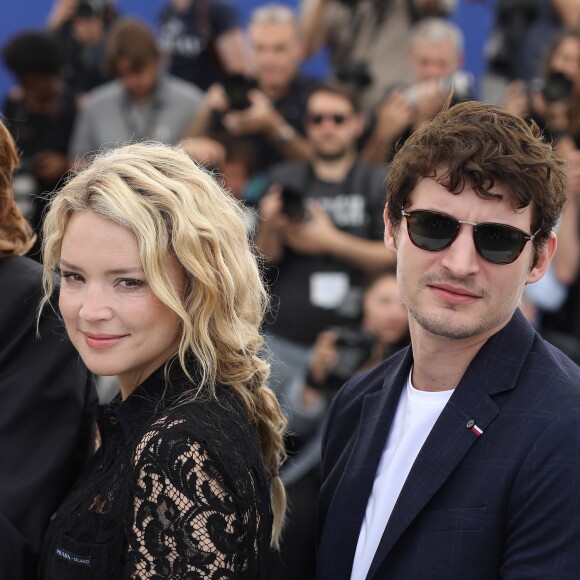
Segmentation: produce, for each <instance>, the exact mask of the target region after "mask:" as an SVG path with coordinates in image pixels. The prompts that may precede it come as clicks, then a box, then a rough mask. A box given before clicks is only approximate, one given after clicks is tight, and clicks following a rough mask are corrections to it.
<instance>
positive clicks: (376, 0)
mask: <svg viewBox="0 0 580 580" xmlns="http://www.w3.org/2000/svg"><path fill="white" fill-rule="evenodd" d="M477 4H478V1H477V0H473V3H472V6H474V7H475V8H473V10H475V12H472V14H478V12H477V10H479V8H477V7H476V5H477ZM139 6H140V3H136V4H135V7H134V8H132V9H130V10H128V9H126V8H125V7H123V5H122V3H120V4H117V3H115V2H114V1H112V0H54V2H53V3H52V5H50V4H47V5H46V10H45V12H44V13H43V14H39V10H40V9H39V8H38V7H37V8H36V13H37V14H36V16H37V19H38V21H39V24H38V25H37V26H35V27H30V26H28V25H23V26H22V27H19V29H18V30H8V29H7V28H6V24H5V25H4V28H3V29H1V30H0V32H2V33H3V34H4V36H3V37H2V38H1V40H2V46H1V60H2V65H3V75H4V76H3V77H0V81H1V80H2V79H4V84H5V86H4V87H1V86H0V88H3V89H4V95H3V100H2V115H3V119H4V121H5V123H6V125H7V127H8V129H9V130H10V132H11V133H12V135H13V137H14V139H15V141H16V143H17V145H18V147H19V150H20V153H21V165H20V169H19V170H18V172H17V174H16V176H15V180H14V193H15V195H16V198H17V201H18V203H19V205H20V207H21V209H22V210H23V212H24V214H25V216H26V217H27V218H28V219H29V220H30V222H31V223H32V225H33V227H34V229H35V230H36V231H37V233H38V234H40V228H41V225H42V219H43V212H44V209H45V207H46V203H47V200H48V199H49V198H50V192H51V191H54V190H55V189H56V188H58V186H59V184H60V183H62V180H63V179H64V178H65V177H66V175H67V173H68V172H69V171H70V170H71V169H73V168H76V167H81V166H82V165H83V163H86V160H87V159H88V158H90V156H91V154H93V153H95V152H97V151H99V150H101V149H103V148H110V147H115V146H117V145H119V144H122V143H127V142H129V141H135V140H142V139H156V140H159V141H163V142H167V143H173V144H181V145H182V146H183V147H184V148H185V149H186V150H187V151H188V153H189V154H190V155H191V156H192V157H193V158H194V159H196V160H197V161H198V162H199V163H201V164H203V165H205V166H206V167H208V169H210V170H211V171H213V172H214V174H215V175H216V177H217V178H218V179H220V180H221V181H223V183H224V184H225V186H226V187H227V188H228V190H229V192H230V193H231V195H233V196H235V197H236V198H238V199H239V200H240V201H241V202H242V203H243V204H244V205H245V206H246V208H247V228H248V235H249V236H251V237H252V240H253V243H254V245H255V249H256V252H257V255H258V256H259V258H260V260H261V262H262V264H263V270H264V276H265V277H266V279H267V281H268V284H269V287H270V291H271V294H272V308H271V311H270V314H269V316H268V319H267V321H266V325H265V327H264V332H265V335H266V342H267V345H268V348H269V350H270V353H271V358H272V376H271V379H270V381H271V384H272V386H273V387H274V388H275V390H276V392H277V393H278V395H279V397H280V401H281V403H282V405H283V408H284V410H285V412H286V414H287V416H288V419H289V422H290V434H289V436H288V438H287V448H288V453H289V460H288V462H287V463H286V465H285V466H284V469H283V472H282V475H283V480H284V482H285V484H286V486H287V490H288V494H289V498H290V514H289V523H288V526H287V529H286V533H285V535H284V541H283V544H282V550H281V552H280V554H275V555H272V565H271V577H272V578H274V579H285V578H304V579H307V578H313V577H314V525H315V521H314V513H315V505H316V497H317V493H318V486H319V472H318V468H319V451H320V436H321V425H322V421H323V419H324V415H325V412H326V409H327V407H328V404H329V402H330V400H331V399H332V397H333V394H334V393H335V392H336V390H337V389H338V388H339V387H340V386H341V384H343V383H344V381H346V380H347V379H348V378H350V377H351V376H352V375H353V374H355V373H356V372H358V371H360V370H362V369H364V368H367V367H369V366H372V365H373V364H375V363H376V362H378V361H380V360H381V359H383V358H384V357H386V356H388V355H389V354H391V353H393V352H395V351H396V350H397V349H399V348H401V347H403V346H405V345H406V344H407V343H408V329H407V320H406V312H405V309H404V307H403V306H402V305H401V304H400V301H399V297H398V290H397V284H396V274H395V266H396V265H395V263H394V256H393V255H391V254H390V253H388V252H387V251H386V249H385V247H384V244H383V241H382V239H383V207H384V190H385V188H384V180H385V178H386V179H388V170H387V167H388V162H389V160H390V159H391V158H392V156H393V154H394V152H395V151H396V147H397V144H398V143H401V142H402V141H404V140H405V139H406V138H407V137H408V136H409V135H410V134H411V133H412V132H413V131H414V130H415V129H416V128H417V127H418V126H419V125H420V124H421V123H423V122H424V121H426V120H428V119H430V118H432V117H433V116H434V115H436V114H437V112H438V111H439V110H441V108H442V107H443V106H444V105H445V103H446V102H447V100H448V99H449V96H450V94H451V99H452V102H458V101H461V100H465V99H481V100H486V101H491V102H495V103H497V104H502V105H503V106H505V107H506V108H507V109H509V110H510V111H512V112H514V113H515V114H518V115H521V116H523V117H526V118H529V119H533V120H534V121H535V122H536V123H538V124H539V125H540V126H541V127H542V128H543V130H544V132H545V134H546V136H547V138H548V139H550V140H551V141H552V142H553V143H554V146H555V147H557V148H558V149H559V150H560V151H561V155H562V157H563V158H564V159H566V162H567V171H568V194H569V203H568V205H567V207H566V210H565V212H564V215H563V217H562V219H561V222H560V224H559V226H558V239H559V243H558V251H557V254H556V258H555V260H554V263H553V267H552V268H551V270H550V271H549V272H548V275H547V276H546V277H545V278H544V279H543V280H542V281H541V282H540V283H538V284H535V285H533V286H530V287H528V288H527V289H526V293H525V296H524V300H523V303H522V310H523V311H524V313H525V315H526V316H527V317H528V319H529V320H530V321H532V322H533V324H534V325H535V326H536V328H537V329H538V331H539V332H541V333H542V334H543V335H544V336H545V338H546V339H547V340H550V341H552V342H553V343H554V344H556V345H557V346H558V347H559V348H561V349H562V350H563V351H564V352H566V353H567V354H568V355H569V356H570V357H571V358H573V359H574V360H575V361H576V362H578V361H579V360H580V283H579V276H578V269H579V266H580V209H579V208H580V0H496V1H495V2H494V3H491V4H490V3H489V2H487V3H486V5H485V10H486V11H487V13H489V27H488V30H486V34H485V38H484V39H483V40H484V42H481V43H480V44H478V45H477V46H476V47H475V50H479V54H475V55H474V54H471V56H470V55H469V54H467V49H466V46H467V44H466V41H467V42H469V41H470V35H472V33H473V31H474V30H476V29H478V23H475V22H472V21H466V20H465V18H464V19H463V21H462V19H458V18H457V11H458V10H463V9H464V8H465V6H464V5H463V4H461V3H460V4H459V5H456V3H455V0H304V1H303V2H301V3H298V2H291V3H285V4H271V3H266V2H253V3H252V9H251V10H249V9H248V5H247V3H243V5H242V1H241V0H239V1H238V2H237V3H236V2H234V1H233V0H167V1H164V2H158V9H157V11H156V12H155V14H152V13H151V7H150V6H149V9H148V10H147V12H145V11H143V10H141V9H140V8H139ZM480 8H481V7H480ZM481 14H483V12H482V13H481ZM8 20H9V18H8ZM480 24H481V23H480ZM480 29H481V26H480ZM466 37H467V38H466ZM471 40H472V39H471ZM470 46H471V47H472V48H471V50H472V51H473V50H474V48H473V44H471V45H470ZM321 55H322V56H321ZM468 57H470V58H468ZM313 59H314V60H313ZM469 63H480V64H477V66H469ZM39 240H40V235H39ZM30 255H31V257H33V258H35V259H36V260H39V261H40V260H41V255H40V253H39V243H37V244H36V246H35V247H34V248H33V249H32V250H31V252H30ZM114 389H115V385H114V384H109V383H107V382H106V381H101V384H100V396H101V398H102V400H106V399H108V398H110V397H111V394H112V392H113V391H114Z"/></svg>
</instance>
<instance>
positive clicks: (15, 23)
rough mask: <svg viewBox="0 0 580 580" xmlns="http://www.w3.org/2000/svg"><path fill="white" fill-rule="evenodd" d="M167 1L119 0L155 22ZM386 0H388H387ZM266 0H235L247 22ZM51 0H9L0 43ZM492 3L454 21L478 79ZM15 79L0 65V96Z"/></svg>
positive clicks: (465, 6) (320, 65) (467, 9)
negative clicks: (254, 10)
mask: <svg viewBox="0 0 580 580" xmlns="http://www.w3.org/2000/svg"><path fill="white" fill-rule="evenodd" d="M164 1H165V0H118V6H119V9H120V10H121V12H122V13H124V14H133V15H137V16H140V17H141V18H144V19H145V20H148V21H149V22H150V23H152V24H155V21H156V16H157V14H158V12H159V10H160V8H161V6H162V5H163V4H164ZM277 1H278V2H280V1H281V2H282V3H284V4H287V5H289V6H296V5H297V4H298V2H297V0H277ZM385 1H386V0H385ZM265 3H266V2H265V1H264V0H235V4H236V5H237V6H238V8H239V10H240V13H241V16H242V20H243V22H244V23H245V22H246V21H247V19H248V16H249V14H250V12H251V11H252V10H253V9H254V8H255V7H256V6H259V5H262V4H265ZM51 6H52V0H19V1H16V2H10V3H9V8H8V6H6V7H5V8H6V10H5V11H4V17H3V18H2V19H0V46H1V45H3V44H4V42H5V41H6V40H7V39H8V38H9V37H10V36H11V35H12V34H14V33H16V32H18V31H20V30H23V29H27V28H36V27H41V26H43V25H44V22H45V20H46V17H47V15H48V13H49V12H50V8H51ZM491 18H492V6H491V4H490V3H489V1H487V0H486V1H481V0H459V4H458V8H457V12H456V13H455V15H454V18H453V19H454V20H455V21H456V22H457V23H458V25H459V26H460V27H461V29H462V30H463V32H464V34H465V49H466V50H465V52H466V65H465V68H466V69H467V70H469V71H471V72H472V73H473V74H474V75H475V76H476V78H478V79H479V78H480V77H481V74H482V71H483V46H484V43H485V39H486V38H487V36H488V34H489V30H490V26H491ZM305 69H306V70H307V71H308V72H310V73H312V74H315V75H318V76H322V75H323V74H324V72H325V70H326V59H325V57H324V55H319V56H318V57H317V58H315V59H313V60H312V61H311V62H308V63H306V64H305ZM13 82H14V81H13V79H12V78H11V76H10V74H9V73H8V72H7V71H6V69H5V68H4V67H3V66H0V95H1V96H2V97H3V95H4V94H5V93H6V91H7V90H8V89H9V88H10V86H11V85H12V84H13Z"/></svg>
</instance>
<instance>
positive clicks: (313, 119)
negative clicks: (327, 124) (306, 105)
mask: <svg viewBox="0 0 580 580" xmlns="http://www.w3.org/2000/svg"><path fill="white" fill-rule="evenodd" d="M347 118H348V117H347V116H346V115H344V114H342V113H327V114H326V113H314V114H312V115H308V122H309V123H312V124H313V125H320V124H321V123H322V122H323V121H324V120H325V119H330V120H332V121H333V122H334V124H335V125H342V124H343V123H344V122H345V121H346V119H347Z"/></svg>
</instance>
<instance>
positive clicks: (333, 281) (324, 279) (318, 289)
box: [310, 272, 350, 310]
mask: <svg viewBox="0 0 580 580" xmlns="http://www.w3.org/2000/svg"><path fill="white" fill-rule="evenodd" d="M349 286H350V284H349V277H348V274H345V273H344V272H315V273H313V274H311V275H310V304H312V305H313V306H317V307H318V308H324V309H326V310H330V309H334V308H338V307H339V306H340V305H341V304H342V303H343V302H344V299H345V298H346V295H347V294H348V290H349Z"/></svg>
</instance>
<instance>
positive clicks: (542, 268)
mask: <svg viewBox="0 0 580 580" xmlns="http://www.w3.org/2000/svg"><path fill="white" fill-rule="evenodd" d="M557 247H558V240H557V238H556V234H555V233H554V232H552V233H551V234H550V239H549V240H548V241H547V242H546V243H545V244H544V245H543V246H542V247H541V248H540V249H538V250H537V252H538V257H537V260H536V263H535V264H534V267H533V268H532V269H531V270H530V273H529V274H528V279H527V280H526V283H527V284H533V283H534V282H537V281H538V280H539V279H540V278H541V277H542V276H543V275H544V274H545V273H546V270H547V269H548V267H549V266H550V263H551V262H552V258H553V257H554V254H555V253H556V248H557Z"/></svg>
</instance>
